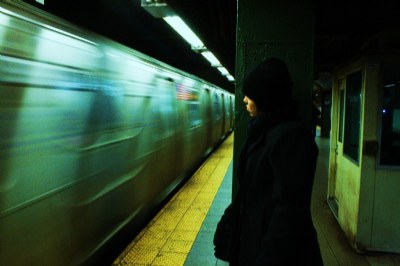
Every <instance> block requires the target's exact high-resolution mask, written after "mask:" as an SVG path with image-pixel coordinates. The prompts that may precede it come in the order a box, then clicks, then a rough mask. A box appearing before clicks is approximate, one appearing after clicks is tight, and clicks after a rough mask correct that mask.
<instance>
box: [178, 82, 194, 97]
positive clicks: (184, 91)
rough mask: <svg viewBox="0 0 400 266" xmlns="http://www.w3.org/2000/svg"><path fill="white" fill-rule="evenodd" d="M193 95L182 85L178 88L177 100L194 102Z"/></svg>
mask: <svg viewBox="0 0 400 266" xmlns="http://www.w3.org/2000/svg"><path fill="white" fill-rule="evenodd" d="M192 97H193V95H192V93H191V92H190V90H188V89H187V88H185V86H183V85H182V84H178V85H177V86H176V98H177V99H178V100H187V101H189V100H192Z"/></svg>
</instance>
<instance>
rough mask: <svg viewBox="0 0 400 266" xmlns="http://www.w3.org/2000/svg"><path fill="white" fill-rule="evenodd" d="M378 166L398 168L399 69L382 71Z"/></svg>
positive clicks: (399, 129)
mask: <svg viewBox="0 0 400 266" xmlns="http://www.w3.org/2000/svg"><path fill="white" fill-rule="evenodd" d="M383 76H384V78H383V103H382V114H381V119H382V120H381V121H382V128H381V151H380V164H381V165H390V166H400V68H399V67H386V68H384V69H383Z"/></svg>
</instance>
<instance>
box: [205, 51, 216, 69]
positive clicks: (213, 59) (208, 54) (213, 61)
mask: <svg viewBox="0 0 400 266" xmlns="http://www.w3.org/2000/svg"><path fill="white" fill-rule="evenodd" d="M201 55H202V56H204V57H205V58H206V59H207V60H208V62H210V63H211V66H214V67H218V66H221V63H220V62H219V60H218V59H217V58H216V57H215V56H214V54H213V53H211V52H210V51H205V52H202V53H201Z"/></svg>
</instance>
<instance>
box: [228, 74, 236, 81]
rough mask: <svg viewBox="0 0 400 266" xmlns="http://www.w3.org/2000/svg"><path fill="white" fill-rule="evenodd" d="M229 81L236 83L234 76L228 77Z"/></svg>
mask: <svg viewBox="0 0 400 266" xmlns="http://www.w3.org/2000/svg"><path fill="white" fill-rule="evenodd" d="M226 78H227V79H228V80H229V81H235V78H234V77H233V76H232V75H228V76H226Z"/></svg>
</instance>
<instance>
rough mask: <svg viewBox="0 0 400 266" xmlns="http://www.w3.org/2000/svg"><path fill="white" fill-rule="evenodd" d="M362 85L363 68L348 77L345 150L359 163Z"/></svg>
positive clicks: (345, 152)
mask: <svg viewBox="0 0 400 266" xmlns="http://www.w3.org/2000/svg"><path fill="white" fill-rule="evenodd" d="M361 86H362V72H361V70H359V71H357V72H354V73H352V74H350V75H348V76H347V77H346V100H345V102H346V105H345V117H344V119H345V125H344V143H343V152H344V154H346V155H347V156H349V157H350V158H351V159H353V160H354V161H355V162H357V163H358V162H359V154H360V124H361V121H360V119H361V117H360V110H361V96H362V95H361Z"/></svg>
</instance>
